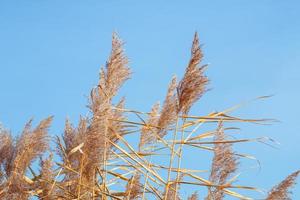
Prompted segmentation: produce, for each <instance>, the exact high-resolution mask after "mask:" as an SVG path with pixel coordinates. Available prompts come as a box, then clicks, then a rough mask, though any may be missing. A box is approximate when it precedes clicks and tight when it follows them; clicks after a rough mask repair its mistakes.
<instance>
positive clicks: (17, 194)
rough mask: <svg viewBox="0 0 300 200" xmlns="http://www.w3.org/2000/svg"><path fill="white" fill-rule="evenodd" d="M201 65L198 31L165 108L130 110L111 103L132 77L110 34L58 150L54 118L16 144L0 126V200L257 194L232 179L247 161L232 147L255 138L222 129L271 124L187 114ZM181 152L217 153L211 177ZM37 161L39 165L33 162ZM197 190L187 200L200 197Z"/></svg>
mask: <svg viewBox="0 0 300 200" xmlns="http://www.w3.org/2000/svg"><path fill="white" fill-rule="evenodd" d="M202 59H203V54H202V51H201V48H200V45H199V39H198V35H197V33H195V36H194V40H193V44H192V48H191V58H190V60H189V63H188V66H187V68H186V70H185V74H184V76H183V78H182V79H181V81H179V83H178V82H177V79H176V77H175V76H174V77H173V78H172V80H171V82H170V84H169V87H168V90H167V94H166V96H165V99H164V102H163V104H162V108H161V109H160V105H159V104H155V105H154V106H153V107H152V109H151V111H150V113H145V112H143V111H136V110H132V109H127V108H125V99H124V98H122V99H121V100H120V101H115V99H114V98H115V97H116V96H117V95H118V92H119V90H120V88H121V87H122V85H123V84H124V83H125V81H126V80H127V79H129V78H130V75H131V71H130V69H129V66H128V59H127V57H126V56H125V54H124V50H123V43H122V41H121V40H120V39H119V38H118V36H117V35H116V34H113V36H112V50H111V53H110V56H109V58H108V61H107V63H106V65H105V67H104V68H101V70H100V75H99V76H100V77H99V82H98V85H97V87H95V88H93V89H92V90H91V92H90V98H89V105H88V107H89V110H90V113H89V115H87V116H85V117H82V116H81V117H80V118H79V123H78V124H77V125H73V124H72V123H71V122H70V121H69V120H66V122H65V128H64V132H63V134H62V136H61V137H59V136H57V137H56V141H55V142H56V152H53V151H52V149H51V148H49V146H50V147H52V146H51V145H50V144H51V143H50V140H49V139H50V137H49V136H48V128H49V126H50V123H51V121H52V117H49V118H47V119H45V120H43V121H41V122H40V123H39V124H38V125H37V127H36V128H32V120H30V121H29V122H28V123H27V124H26V126H25V128H24V129H23V132H22V134H21V136H20V137H19V138H18V137H17V138H15V137H12V135H11V133H10V131H8V130H6V129H4V128H1V127H0V199H1V200H2V199H3V200H27V199H31V198H32V197H37V198H39V199H41V200H54V199H58V200H74V199H77V200H108V199H114V200H138V199H142V200H144V199H164V200H181V199H183V194H182V193H181V192H182V191H180V188H179V187H182V188H183V186H184V185H194V186H197V187H205V188H207V189H208V195H207V197H206V198H205V199H206V200H223V199H225V197H226V196H225V195H230V196H231V197H236V198H239V199H249V198H248V197H244V196H242V195H241V194H239V193H238V192H235V191H233V190H232V188H236V189H247V190H257V189H256V188H254V187H250V186H243V185H235V184H234V183H233V180H234V179H233V178H231V176H232V175H233V174H234V173H235V172H236V170H237V166H238V159H237V156H243V157H247V156H245V155H242V154H237V153H235V152H234V151H233V144H234V143H241V142H249V141H259V140H256V139H239V140H228V139H227V137H226V135H225V132H224V128H223V124H225V123H227V122H234V123H237V122H238V123H243V122H253V123H258V122H259V123H261V122H266V121H268V120H264V119H242V118H238V117H234V116H229V114H227V113H228V110H225V111H223V112H212V113H210V114H207V115H205V116H189V115H188V113H189V111H190V109H191V108H192V106H193V105H194V103H195V102H196V101H197V100H198V99H199V98H200V97H201V96H202V95H203V94H204V93H205V91H206V87H207V84H208V78H207V77H206V76H205V75H204V71H205V66H200V63H201V61H202ZM115 102H117V103H115ZM132 115H133V116H132ZM136 117H138V118H139V121H137V120H135V119H136ZM144 117H145V118H147V119H146V120H144ZM215 125H218V127H217V130H216V131H211V130H210V131H206V127H204V132H203V131H202V129H201V128H202V127H203V126H208V127H213V129H215ZM178 132H181V135H180V136H179V135H178ZM171 133H173V135H172V134H171ZM137 134H138V135H137ZM212 136H214V137H213V139H211V138H212ZM131 137H133V140H132V138H131ZM137 137H140V141H139V144H137V142H138V141H137V140H136V138H137ZM132 142H133V143H134V144H132ZM209 145H213V146H209ZM186 147H188V148H191V151H192V154H193V155H194V156H195V158H196V159H198V157H196V156H197V155H198V154H197V153H198V152H196V151H198V150H199V149H200V150H203V149H204V150H207V151H211V152H213V153H214V157H213V160H212V163H211V171H210V174H209V178H208V179H207V178H205V177H202V174H201V173H200V172H203V169H191V167H190V165H189V164H190V163H189V162H190V160H189V159H186V156H185V154H183V149H184V148H186ZM194 151H195V152H194ZM194 153H195V154H194ZM45 155H50V156H49V157H45ZM57 156H59V158H57ZM194 156H193V159H194ZM37 158H40V165H39V166H37V165H36V162H34V161H36V160H37ZM176 161H177V166H176V167H174V165H175V164H174V163H175V162H176ZM168 164H169V165H168ZM186 164H187V165H186ZM204 171H205V169H204ZM299 173H300V171H297V172H294V173H293V174H291V175H290V176H288V177H287V178H286V179H285V180H284V181H283V182H281V183H280V184H279V185H277V186H275V187H274V188H273V189H272V190H271V191H270V192H269V196H268V197H267V200H288V199H290V198H289V192H288V189H289V188H291V187H292V186H293V185H294V184H295V181H296V177H297V176H298V175H299ZM230 178H231V179H230ZM234 178H237V177H234ZM200 191H201V190H199V191H198V190H197V191H196V192H195V193H193V194H192V195H191V196H190V197H187V199H188V200H197V199H199V195H198V194H199V193H200ZM200 195H201V194H200Z"/></svg>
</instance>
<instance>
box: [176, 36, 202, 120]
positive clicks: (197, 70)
mask: <svg viewBox="0 0 300 200" xmlns="http://www.w3.org/2000/svg"><path fill="white" fill-rule="evenodd" d="M191 54H192V55H191V59H190V62H189V65H188V67H187V68H186V71H185V74H184V77H183V79H182V80H181V81H180V82H179V84H178V87H177V93H178V104H179V105H178V110H179V111H181V112H183V113H184V114H187V113H188V111H189V110H190V108H191V107H192V105H193V104H194V103H195V102H196V101H197V100H198V99H199V98H200V97H201V96H202V95H203V94H204V92H205V86H206V84H207V82H208V79H207V78H206V76H204V75H203V72H204V68H205V66H202V67H199V66H198V65H199V63H200V62H201V60H202V58H203V54H202V51H201V48H200V45H199V39H198V34H197V33H195V36H194V41H193V45H192V50H191Z"/></svg>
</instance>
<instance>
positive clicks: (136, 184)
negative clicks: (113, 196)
mask: <svg viewBox="0 0 300 200" xmlns="http://www.w3.org/2000/svg"><path fill="white" fill-rule="evenodd" d="M140 179H141V175H140V174H139V173H136V174H135V175H134V176H132V177H131V179H130V180H129V181H128V183H127V186H126V190H125V198H124V199H126V200H137V199H139V198H140V197H141V194H142V185H141V183H140Z"/></svg>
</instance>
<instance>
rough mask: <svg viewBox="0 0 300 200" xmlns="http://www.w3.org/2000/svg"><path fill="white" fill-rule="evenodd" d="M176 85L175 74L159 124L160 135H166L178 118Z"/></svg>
mask: <svg viewBox="0 0 300 200" xmlns="http://www.w3.org/2000/svg"><path fill="white" fill-rule="evenodd" d="M176 87H177V80H176V77H175V76H174V77H173V78H172V81H171V83H170V85H169V88H168V91H167V95H166V98H165V101H164V104H163V107H162V110H161V114H160V117H159V120H158V124H157V125H158V127H159V131H158V135H159V136H160V137H164V136H165V135H166V134H167V130H168V128H169V127H170V126H172V125H173V124H174V123H175V122H176V118H177V116H178V112H177V111H178V109H177V104H178V100H177V95H176V91H175V89H176Z"/></svg>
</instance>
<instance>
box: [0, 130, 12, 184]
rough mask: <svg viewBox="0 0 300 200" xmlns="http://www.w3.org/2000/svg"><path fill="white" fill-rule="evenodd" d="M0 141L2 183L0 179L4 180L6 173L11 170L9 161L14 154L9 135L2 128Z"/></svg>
mask: <svg viewBox="0 0 300 200" xmlns="http://www.w3.org/2000/svg"><path fill="white" fill-rule="evenodd" d="M0 141H1V143H0V170H1V179H0V180H1V181H0V183H2V179H3V178H5V177H4V176H6V177H7V176H8V174H7V172H8V171H10V169H11V164H12V162H11V159H12V157H13V154H14V144H13V139H12V137H11V134H10V133H9V132H8V131H7V130H5V129H2V128H0ZM2 169H3V171H2Z"/></svg>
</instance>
